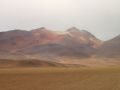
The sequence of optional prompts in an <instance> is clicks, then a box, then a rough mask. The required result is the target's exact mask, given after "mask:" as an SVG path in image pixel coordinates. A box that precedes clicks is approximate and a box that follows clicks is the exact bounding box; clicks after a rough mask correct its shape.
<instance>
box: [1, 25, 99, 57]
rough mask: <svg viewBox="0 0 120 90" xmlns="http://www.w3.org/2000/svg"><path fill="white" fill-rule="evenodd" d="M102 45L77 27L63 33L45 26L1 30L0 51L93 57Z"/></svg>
mask: <svg viewBox="0 0 120 90" xmlns="http://www.w3.org/2000/svg"><path fill="white" fill-rule="evenodd" d="M100 45H101V41H100V40H99V39H97V38H96V37H95V36H94V35H92V34H91V33H89V32H88V31H86V30H79V29H77V28H76V27H72V28H70V29H68V30H66V31H65V32H62V33H58V32H55V31H52V30H48V29H46V28H45V27H42V28H38V29H34V30H31V31H25V30H12V31H7V32H0V53H2V54H3V53H5V54H7V53H8V54H7V55H19V56H22V55H24V56H29V57H32V56H38V57H39V56H44V57H48V56H50V57H62V56H67V57H80V58H85V57H91V56H92V55H93V54H94V53H95V52H96V50H97V47H99V46H100Z"/></svg>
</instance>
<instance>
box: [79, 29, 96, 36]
mask: <svg viewBox="0 0 120 90" xmlns="http://www.w3.org/2000/svg"><path fill="white" fill-rule="evenodd" d="M80 32H81V33H82V34H83V35H85V36H88V37H94V38H95V36H94V35H93V34H91V33H90V32H88V31H87V30H80Z"/></svg>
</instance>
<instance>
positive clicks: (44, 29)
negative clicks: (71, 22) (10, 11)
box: [31, 27, 47, 32]
mask: <svg viewBox="0 0 120 90" xmlns="http://www.w3.org/2000/svg"><path fill="white" fill-rule="evenodd" d="M31 31H32V32H34V31H35V32H36V31H47V29H46V28H45V27H41V28H37V29H33V30H31Z"/></svg>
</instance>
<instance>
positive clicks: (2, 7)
mask: <svg viewBox="0 0 120 90" xmlns="http://www.w3.org/2000/svg"><path fill="white" fill-rule="evenodd" d="M42 26H44V27H46V28H48V29H53V30H66V29H68V28H70V27H72V26H76V27H78V28H79V29H86V30H88V31H89V32H91V33H93V34H94V35H95V36H97V37H99V38H100V39H102V40H107V39H110V38H112V37H114V36H116V35H118V34H120V0H0V31H6V30H12V29H26V30H31V29H34V28H39V27H42Z"/></svg>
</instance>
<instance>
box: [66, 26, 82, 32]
mask: <svg viewBox="0 0 120 90" xmlns="http://www.w3.org/2000/svg"><path fill="white" fill-rule="evenodd" d="M67 31H68V32H80V30H79V29H78V28H76V27H71V28H69V29H68V30H67Z"/></svg>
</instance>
